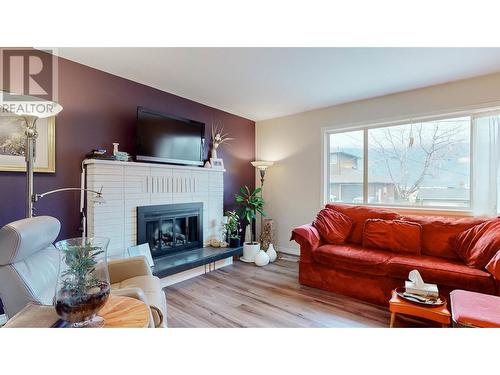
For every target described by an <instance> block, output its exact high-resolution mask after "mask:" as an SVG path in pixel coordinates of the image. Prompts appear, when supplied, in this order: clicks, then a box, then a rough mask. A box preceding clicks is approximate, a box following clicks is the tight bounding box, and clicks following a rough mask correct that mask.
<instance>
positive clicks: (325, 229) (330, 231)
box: [312, 208, 353, 245]
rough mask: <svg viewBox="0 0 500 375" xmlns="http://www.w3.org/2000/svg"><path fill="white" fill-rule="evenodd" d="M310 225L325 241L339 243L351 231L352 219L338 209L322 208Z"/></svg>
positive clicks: (341, 242)
mask: <svg viewBox="0 0 500 375" xmlns="http://www.w3.org/2000/svg"><path fill="white" fill-rule="evenodd" d="M312 225H313V226H314V227H315V228H316V229H317V230H318V232H319V234H320V235H321V238H323V240H324V241H325V242H328V243H333V244H337V245H341V244H343V243H345V241H346V239H347V236H349V233H351V230H352V225H353V220H352V219H351V218H350V217H349V216H347V215H344V214H342V213H340V212H338V211H335V210H332V209H330V208H324V209H322V210H321V211H320V212H319V213H318V215H317V216H316V219H315V220H314V221H313V223H312Z"/></svg>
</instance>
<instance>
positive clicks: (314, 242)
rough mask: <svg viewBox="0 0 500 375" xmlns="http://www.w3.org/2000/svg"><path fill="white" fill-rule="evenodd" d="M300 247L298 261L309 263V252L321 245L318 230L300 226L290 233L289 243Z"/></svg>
mask: <svg viewBox="0 0 500 375" xmlns="http://www.w3.org/2000/svg"><path fill="white" fill-rule="evenodd" d="M292 240H293V241H295V242H297V243H298V244H299V245H300V261H301V262H307V263H311V261H312V258H311V251H313V250H314V249H316V248H317V247H319V246H320V245H321V237H320V235H319V232H318V230H317V229H316V228H315V227H313V226H312V225H311V224H306V225H301V226H300V227H297V228H295V229H294V230H293V231H292V236H291V237H290V241H292Z"/></svg>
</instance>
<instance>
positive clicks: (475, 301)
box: [450, 290, 500, 328]
mask: <svg viewBox="0 0 500 375" xmlns="http://www.w3.org/2000/svg"><path fill="white" fill-rule="evenodd" d="M450 302H451V315H452V317H453V320H454V321H455V322H456V323H458V324H462V325H466V326H473V327H480V328H496V327H500V297H497V296H492V295H490V294H482V293H475V292H468V291H465V290H454V291H453V292H451V293H450Z"/></svg>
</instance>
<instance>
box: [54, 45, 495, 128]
mask: <svg viewBox="0 0 500 375" xmlns="http://www.w3.org/2000/svg"><path fill="white" fill-rule="evenodd" d="M58 55H59V56H62V57H65V58H67V59H70V60H73V61H77V62H79V63H82V64H85V65H88V66H91V67H94V68H97V69H100V70H103V71H106V72H109V73H112V74H115V75H118V76H121V77H124V78H128V79H130V80H133V81H136V82H140V83H143V84H145V85H148V86H151V87H155V88H157V89H160V90H163V91H167V92H169V93H172V94H176V95H179V96H182V97H185V98H188V99H191V100H194V101H197V102H200V103H203V104H206V105H209V106H211V107H215V108H218V109H222V110H224V111H227V112H231V113H234V114H237V115H240V116H243V117H246V118H249V119H252V120H256V121H258V120H264V119H269V118H274V117H279V116H285V115H289V114H293V113H299V112H303V111H307V110H311V109H315V108H321V107H326V106H330V105H334V104H340V103H346V102H350V101H355V100H361V99H366V98H370V97H375V96H380V95H386V94H391V93H396V92H401V91H406V90H412V89H416V88H419V87H425V86H430V85H435V84H439V83H444V82H449V81H455V80H460V79H465V78H470V77H474V76H479V75H484V74H489V73H493V72H498V71H500V48H59V49H58Z"/></svg>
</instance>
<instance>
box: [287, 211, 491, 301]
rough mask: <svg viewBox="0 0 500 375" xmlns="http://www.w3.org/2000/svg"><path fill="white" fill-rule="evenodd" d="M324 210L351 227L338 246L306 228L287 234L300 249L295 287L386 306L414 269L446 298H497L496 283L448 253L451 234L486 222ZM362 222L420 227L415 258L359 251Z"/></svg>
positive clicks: (483, 273) (480, 271)
mask: <svg viewBox="0 0 500 375" xmlns="http://www.w3.org/2000/svg"><path fill="white" fill-rule="evenodd" d="M326 207H327V208H332V209H334V210H336V211H338V212H341V213H343V214H345V215H347V216H349V217H350V218H351V219H352V220H353V222H354V223H353V228H352V230H351V232H350V234H349V237H348V238H347V241H346V243H345V244H342V245H334V244H329V243H326V242H324V241H323V240H322V238H321V236H320V234H319V232H318V230H317V229H316V228H315V227H314V226H313V225H311V224H308V225H302V226H300V227H297V228H295V229H294V230H293V231H292V237H291V240H295V241H296V242H297V243H298V244H299V245H300V265H299V281H300V283H301V284H303V285H307V286H311V287H315V288H319V289H323V290H328V291H331V292H335V293H339V294H343V295H348V296H351V297H354V298H358V299H362V300H365V301H368V302H372V303H375V304H379V305H387V304H388V301H389V299H390V296H391V290H392V289H394V288H396V287H400V286H403V285H404V281H405V280H406V279H407V277H408V273H409V272H410V271H411V270H413V269H417V270H419V271H420V273H421V275H422V278H423V279H424V281H425V282H428V283H435V284H438V287H439V290H440V292H441V293H444V294H446V295H448V294H449V293H450V292H451V291H452V290H454V289H465V290H470V291H473V292H480V293H486V294H499V293H498V292H499V288H498V285H497V280H496V279H495V277H494V276H493V275H492V274H490V273H489V272H487V271H486V270H482V269H476V268H472V267H469V266H467V265H466V264H465V263H464V262H463V261H462V260H460V259H459V258H458V256H457V255H456V254H455V252H454V250H453V241H452V239H453V237H454V236H455V235H457V234H459V233H461V232H462V231H464V230H467V229H469V228H471V227H472V226H474V225H477V224H480V223H482V222H484V221H485V220H487V219H481V218H461V219H456V218H444V217H436V216H400V215H398V214H397V213H396V212H392V211H389V210H385V209H378V208H373V207H366V206H351V205H342V204H329V205H327V206H326ZM367 219H385V220H405V221H410V222H416V223H418V224H420V225H421V228H422V230H421V251H420V254H419V255H415V254H406V253H404V252H403V253H395V252H392V251H389V250H385V249H373V248H367V247H363V246H362V238H363V230H364V225H365V222H366V220H367ZM499 279H500V277H499Z"/></svg>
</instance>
